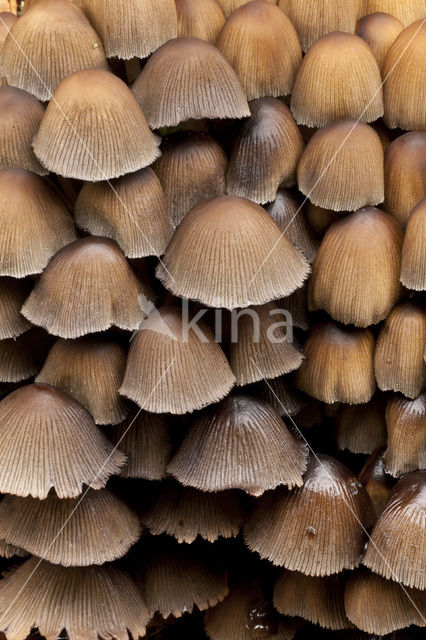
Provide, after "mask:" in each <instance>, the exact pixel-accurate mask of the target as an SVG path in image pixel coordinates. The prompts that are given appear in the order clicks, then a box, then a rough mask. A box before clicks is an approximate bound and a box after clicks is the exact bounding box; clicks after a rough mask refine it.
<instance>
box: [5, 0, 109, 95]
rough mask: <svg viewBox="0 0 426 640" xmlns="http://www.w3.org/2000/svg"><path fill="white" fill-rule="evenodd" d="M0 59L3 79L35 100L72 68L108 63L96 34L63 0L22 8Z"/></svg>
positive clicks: (99, 66)
mask: <svg viewBox="0 0 426 640" xmlns="http://www.w3.org/2000/svg"><path fill="white" fill-rule="evenodd" d="M22 52H25V55H23V53H22ZM0 63H1V68H2V72H3V73H4V75H5V76H6V79H7V82H8V84H10V85H13V86H15V87H19V88H20V89H25V91H28V92H29V93H31V94H33V95H34V96H36V98H38V99H39V100H50V98H51V97H52V93H53V92H54V91H55V89H56V87H57V85H58V84H59V83H60V82H61V80H63V79H64V78H66V77H67V76H69V75H71V74H72V73H74V72H76V71H81V70H82V69H107V68H108V66H107V61H106V58H105V51H104V48H103V46H102V42H101V40H100V38H99V36H98V35H97V33H96V32H95V31H94V29H93V27H92V26H91V25H90V23H89V21H88V20H87V18H86V16H85V15H84V13H83V12H82V11H81V9H79V7H77V6H76V5H75V4H73V3H72V2H68V0H40V2H37V4H36V5H35V6H34V7H32V8H31V9H30V10H29V11H26V12H25V14H24V15H23V17H22V18H20V19H19V20H18V22H17V23H16V24H15V25H14V26H13V27H12V30H11V34H10V36H8V37H7V39H6V42H5V43H4V46H3V49H2V52H1V61H0Z"/></svg>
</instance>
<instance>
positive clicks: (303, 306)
mask: <svg viewBox="0 0 426 640" xmlns="http://www.w3.org/2000/svg"><path fill="white" fill-rule="evenodd" d="M296 226H298V225H296ZM300 226H301V227H302V228H303V225H300ZM279 304H280V306H282V307H283V309H286V310H287V311H288V312H289V313H290V314H291V317H292V320H293V325H294V326H295V327H298V328H299V329H302V331H307V330H308V329H309V318H308V305H307V301H306V284H305V285H304V286H303V287H301V288H300V289H296V291H295V292H294V293H292V294H291V295H289V296H287V297H285V298H282V300H280V303H279Z"/></svg>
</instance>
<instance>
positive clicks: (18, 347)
mask: <svg viewBox="0 0 426 640" xmlns="http://www.w3.org/2000/svg"><path fill="white" fill-rule="evenodd" d="M51 345H52V337H51V336H49V335H48V334H47V333H46V332H45V331H43V329H39V328H38V327H36V328H34V329H30V330H29V331H26V332H25V333H24V334H22V335H20V336H18V337H17V338H8V339H7V340H0V382H20V381H22V380H27V379H28V378H31V377H32V376H34V375H36V373H38V372H39V371H40V369H41V367H42V366H43V362H44V360H45V358H46V355H47V352H48V351H49V349H50V347H51Z"/></svg>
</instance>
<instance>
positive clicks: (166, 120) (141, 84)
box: [132, 38, 250, 129]
mask: <svg viewBox="0 0 426 640" xmlns="http://www.w3.org/2000/svg"><path fill="white" fill-rule="evenodd" d="M132 90H133V94H134V95H135V97H136V100H137V101H138V102H139V104H140V105H141V107H142V109H143V111H144V113H145V115H146V117H147V119H148V122H149V124H150V126H151V127H152V128H153V129H158V128H159V127H170V126H175V125H177V124H179V122H184V121H185V120H189V119H191V118H194V119H200V118H244V117H246V116H249V115H250V109H249V106H248V104H247V100H246V97H245V95H244V91H243V88H242V87H241V85H240V82H239V80H238V78H237V76H236V74H235V71H234V70H233V68H232V67H231V65H230V64H229V62H228V61H227V60H226V58H225V57H224V56H223V55H222V53H221V52H220V51H219V49H216V47H214V46H213V45H211V44H209V43H208V42H205V41H204V40H199V39H198V38H176V39H175V40H169V42H167V43H166V44H164V45H163V46H162V47H160V48H159V49H157V51H155V53H154V54H153V55H152V56H151V58H150V59H149V60H148V62H147V63H146V65H145V67H144V68H143V70H142V71H141V74H140V75H139V77H138V78H137V79H136V81H135V83H134V85H133V89H132Z"/></svg>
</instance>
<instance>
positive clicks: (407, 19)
mask: <svg viewBox="0 0 426 640" xmlns="http://www.w3.org/2000/svg"><path fill="white" fill-rule="evenodd" d="M361 5H362V10H363V12H364V13H363V15H366V14H368V13H374V12H375V11H386V13H390V14H391V15H392V16H394V17H395V18H398V20H401V22H402V23H403V25H404V26H408V25H409V24H411V23H412V22H414V21H415V20H418V19H419V18H423V17H424V15H425V0H404V2H401V1H400V0H362V2H361Z"/></svg>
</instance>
